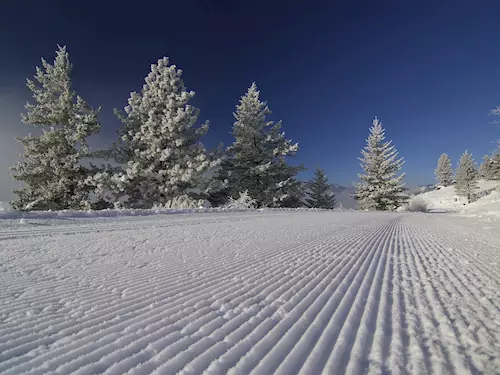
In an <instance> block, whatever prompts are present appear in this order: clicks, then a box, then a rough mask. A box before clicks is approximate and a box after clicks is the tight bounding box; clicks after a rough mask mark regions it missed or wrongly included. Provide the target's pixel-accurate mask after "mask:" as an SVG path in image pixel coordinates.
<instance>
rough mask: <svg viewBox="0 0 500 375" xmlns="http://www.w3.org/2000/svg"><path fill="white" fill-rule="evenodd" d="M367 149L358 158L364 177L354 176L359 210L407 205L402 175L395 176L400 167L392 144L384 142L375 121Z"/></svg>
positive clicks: (382, 130) (399, 160) (400, 161)
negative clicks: (356, 179) (357, 177)
mask: <svg viewBox="0 0 500 375" xmlns="http://www.w3.org/2000/svg"><path fill="white" fill-rule="evenodd" d="M366 143H367V145H366V146H365V148H364V149H363V150H361V154H362V155H363V157H361V158H359V160H360V161H361V167H362V168H363V170H364V172H365V173H364V174H358V176H359V178H360V180H361V182H360V183H357V184H355V187H356V199H357V200H358V204H359V205H360V207H361V208H362V209H365V210H369V211H386V210H395V209H397V208H398V207H399V206H401V205H403V204H404V203H406V202H407V201H408V195H407V194H406V189H405V187H404V183H403V182H402V181H403V178H404V175H405V174H404V173H402V174H401V175H399V176H397V172H398V171H399V170H400V169H401V167H402V165H403V163H404V162H403V158H399V159H398V152H397V150H396V148H395V147H394V146H393V145H392V142H391V141H389V142H386V141H385V130H384V129H383V127H382V123H381V122H380V121H379V120H378V119H377V118H376V117H375V119H374V120H373V126H372V127H371V128H370V134H369V136H368V139H367V140H366Z"/></svg>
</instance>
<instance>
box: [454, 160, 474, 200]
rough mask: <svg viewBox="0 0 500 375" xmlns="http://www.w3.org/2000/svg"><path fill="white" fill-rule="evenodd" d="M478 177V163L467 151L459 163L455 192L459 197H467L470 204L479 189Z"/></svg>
mask: <svg viewBox="0 0 500 375" xmlns="http://www.w3.org/2000/svg"><path fill="white" fill-rule="evenodd" d="M477 177H478V174H477V170H476V162H475V161H474V159H473V158H472V155H471V154H470V153H469V152H467V151H465V152H464V153H463V154H462V156H461V157H460V160H459V162H458V168H457V172H456V183H455V190H456V191H457V194H458V195H459V196H462V197H467V202H468V203H471V202H472V199H473V195H474V192H475V191H476V189H477Z"/></svg>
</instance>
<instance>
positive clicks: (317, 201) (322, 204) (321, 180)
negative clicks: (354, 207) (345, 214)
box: [306, 168, 336, 210]
mask: <svg viewBox="0 0 500 375" xmlns="http://www.w3.org/2000/svg"><path fill="white" fill-rule="evenodd" d="M308 187H309V199H306V202H307V207H309V208H324V209H329V210H332V209H333V208H335V204H336V199H335V194H334V193H333V192H332V188H331V186H330V184H329V183H328V177H327V176H326V174H325V171H324V170H323V169H321V168H318V169H317V170H316V172H315V173H314V177H313V178H311V179H310V180H309V181H308Z"/></svg>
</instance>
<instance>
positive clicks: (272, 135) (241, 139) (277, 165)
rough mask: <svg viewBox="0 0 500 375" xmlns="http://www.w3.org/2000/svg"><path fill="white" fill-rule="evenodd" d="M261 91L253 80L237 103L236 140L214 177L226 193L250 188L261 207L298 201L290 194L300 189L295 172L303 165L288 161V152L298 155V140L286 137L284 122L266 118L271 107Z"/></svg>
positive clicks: (249, 190)
mask: <svg viewBox="0 0 500 375" xmlns="http://www.w3.org/2000/svg"><path fill="white" fill-rule="evenodd" d="M259 95H260V92H259V91H258V90H257V85H256V84H255V83H253V84H252V85H251V87H250V88H249V89H248V91H247V93H246V94H245V95H243V97H242V98H241V100H240V103H239V105H237V106H236V112H235V113H234V117H235V120H236V121H235V123H234V125H233V132H232V135H233V137H234V138H235V140H234V143H233V144H232V145H231V146H230V147H228V148H227V150H226V156H225V158H224V161H223V162H222V164H221V166H220V168H219V170H218V171H217V173H216V175H215V178H214V180H218V181H219V182H222V183H219V184H218V185H219V188H221V189H222V190H223V191H224V194H226V195H227V196H232V197H235V196H238V194H239V192H241V191H248V194H249V195H250V196H251V197H252V198H253V199H255V201H256V204H257V206H258V207H277V206H284V205H287V204H288V203H287V202H288V201H289V200H290V201H295V200H294V199H291V198H292V197H293V196H294V195H297V194H298V192H299V191H300V187H299V183H298V181H297V180H296V179H295V176H296V174H297V173H298V172H299V171H300V170H301V169H302V167H301V166H298V167H297V166H290V165H288V164H287V162H286V157H287V156H292V155H295V153H296V152H297V150H298V144H297V143H295V144H293V143H292V141H291V140H288V139H286V138H285V133H284V132H282V131H281V122H278V123H274V122H272V121H267V120H266V116H267V115H269V114H270V113H271V111H270V110H269V107H268V106H267V104H266V103H265V102H262V101H260V99H259ZM213 194H214V192H212V195H213Z"/></svg>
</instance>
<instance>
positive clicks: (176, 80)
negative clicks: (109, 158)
mask: <svg viewBox="0 0 500 375" xmlns="http://www.w3.org/2000/svg"><path fill="white" fill-rule="evenodd" d="M181 76H182V71H181V70H180V69H177V67H176V66H175V65H170V64H169V59H168V58H166V57H164V58H163V59H160V60H158V63H157V64H153V65H152V66H151V72H150V73H149V74H148V76H147V77H146V79H145V81H146V83H145V84H144V86H143V88H142V91H141V92H140V93H136V92H133V93H131V95H130V98H129V100H128V106H127V107H125V113H121V112H119V111H116V114H117V116H118V117H119V118H120V120H121V121H122V122H123V123H124V127H123V128H122V129H121V130H120V133H119V134H120V140H119V143H118V145H117V147H116V150H115V154H116V155H115V157H116V159H117V161H118V162H121V163H126V167H125V170H124V171H123V172H116V173H111V174H109V173H108V174H107V173H99V174H97V175H96V176H94V178H92V179H91V180H90V181H88V182H89V183H90V184H92V185H94V186H95V187H96V188H97V190H98V192H99V195H101V196H103V195H105V194H106V192H108V193H109V192H112V193H113V194H114V195H115V196H119V195H124V196H125V197H126V200H125V202H124V204H125V205H126V206H129V207H134V208H151V207H152V206H153V205H162V204H166V203H167V202H169V201H171V200H172V199H174V198H176V197H178V196H183V195H185V194H188V193H189V192H190V190H191V189H194V188H197V187H199V185H200V183H201V182H202V179H203V177H204V174H205V172H206V171H207V170H208V169H209V168H211V167H213V166H215V165H216V164H217V161H216V160H215V159H214V158H212V157H211V155H207V153H206V150H205V148H204V146H203V144H202V143H201V142H200V138H201V137H202V136H204V135H205V134H206V133H207V131H208V122H206V123H204V124H203V125H201V126H200V127H195V124H196V122H197V120H198V116H199V110H198V109H196V108H195V107H193V106H192V105H190V104H188V103H189V101H190V100H191V99H192V98H193V97H194V95H195V93H194V92H193V91H187V89H186V87H185V86H184V82H183V81H182V79H181ZM113 194H111V195H113ZM108 199H109V198H108ZM115 199H116V198H115Z"/></svg>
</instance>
